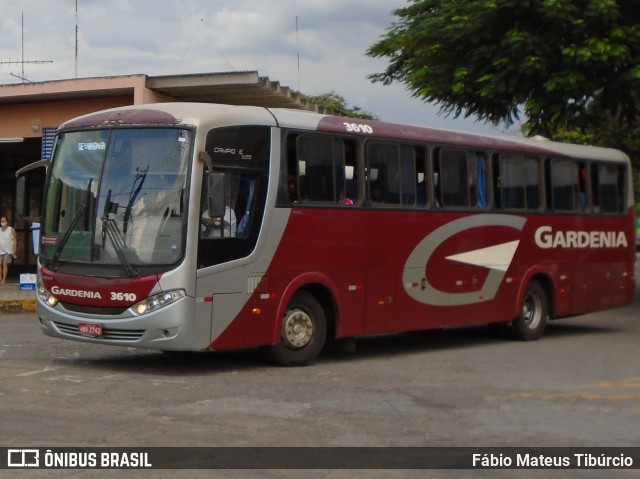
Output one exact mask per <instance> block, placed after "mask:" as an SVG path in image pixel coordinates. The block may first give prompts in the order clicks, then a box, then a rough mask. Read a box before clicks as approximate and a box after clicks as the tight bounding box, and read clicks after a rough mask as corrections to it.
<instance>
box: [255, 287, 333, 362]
mask: <svg viewBox="0 0 640 479" xmlns="http://www.w3.org/2000/svg"><path fill="white" fill-rule="evenodd" d="M326 336H327V319H326V315H325V312H324V309H323V308H322V305H321V304H320V303H319V302H318V300H317V299H316V298H315V297H314V296H313V295H312V294H310V293H308V292H306V291H299V292H297V293H296V294H295V295H294V297H293V298H292V299H291V302H290V303H289V306H288V307H287V311H286V312H285V313H284V317H283V318H282V326H281V330H280V342H279V343H278V344H275V345H273V346H269V347H268V348H267V350H266V351H267V357H268V359H269V360H270V361H271V362H272V363H274V364H276V365H278V366H304V365H306V364H309V363H310V362H311V361H313V360H314V359H316V358H317V357H318V355H319V354H320V352H321V351H322V348H324V344H325V342H326Z"/></svg>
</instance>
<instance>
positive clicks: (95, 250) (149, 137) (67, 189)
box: [41, 128, 192, 276]
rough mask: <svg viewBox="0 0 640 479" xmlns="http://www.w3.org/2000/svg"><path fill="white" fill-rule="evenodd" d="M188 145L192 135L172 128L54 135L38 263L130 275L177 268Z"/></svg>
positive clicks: (182, 232) (183, 228) (181, 245)
mask: <svg viewBox="0 0 640 479" xmlns="http://www.w3.org/2000/svg"><path fill="white" fill-rule="evenodd" d="M191 144H192V133H191V132H190V131H189V130H186V129H178V128H127V129H124V128H123V129H102V130H90V131H73V132H66V133H61V134H60V135H59V136H58V139H57V142H56V146H55V151H54V157H53V160H52V167H51V173H50V176H49V179H48V188H47V193H46V200H45V211H44V218H46V220H45V223H44V224H43V225H42V229H43V231H42V235H43V236H42V250H41V259H42V261H43V264H45V265H46V266H47V267H49V268H52V269H56V268H58V267H60V266H61V265H62V264H65V265H69V264H78V263H79V264H81V265H82V267H85V268H86V267H88V266H96V267H99V268H101V269H103V268H105V267H106V268H109V269H111V270H113V271H114V275H116V276H137V275H139V274H141V269H144V268H148V267H152V266H161V265H171V264H175V263H176V262H178V261H179V260H180V259H181V258H182V256H183V253H184V244H185V241H184V235H185V231H186V215H185V214H184V213H185V212H186V211H187V205H186V201H187V198H186V196H185V192H186V191H187V188H186V185H187V178H188V172H189V167H188V165H189V158H190V153H191Z"/></svg>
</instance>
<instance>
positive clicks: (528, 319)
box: [509, 281, 549, 341]
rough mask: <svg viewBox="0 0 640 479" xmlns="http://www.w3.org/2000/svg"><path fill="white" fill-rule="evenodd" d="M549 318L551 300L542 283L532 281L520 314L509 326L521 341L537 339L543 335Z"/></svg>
mask: <svg viewBox="0 0 640 479" xmlns="http://www.w3.org/2000/svg"><path fill="white" fill-rule="evenodd" d="M548 320H549V300H548V298H547V293H546V292H545V290H544V288H543V287H542V285H541V284H540V283H538V282H537V281H531V282H530V283H529V284H528V285H527V289H526V290H525V292H524V296H523V298H522V305H521V307H520V315H519V316H518V317H517V318H516V319H514V320H513V322H512V323H511V326H510V327H509V333H510V336H511V337H512V338H513V339H518V340H521V341H535V340H536V339H539V338H540V337H541V336H542V333H544V329H545V328H546V326H547V322H548Z"/></svg>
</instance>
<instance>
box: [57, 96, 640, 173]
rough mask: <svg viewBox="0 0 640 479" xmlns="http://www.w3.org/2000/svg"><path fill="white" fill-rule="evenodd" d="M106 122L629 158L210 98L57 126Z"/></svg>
mask: <svg viewBox="0 0 640 479" xmlns="http://www.w3.org/2000/svg"><path fill="white" fill-rule="evenodd" d="M110 124H113V125H115V124H119V125H123V124H130V125H151V124H153V125H159V124H160V125H161V124H166V125H177V124H180V125H193V126H200V127H209V128H212V127H215V126H216V125H220V124H226V125H229V124H245V125H269V126H281V127H288V128H298V129H308V130H314V131H318V132H325V133H334V134H345V133H347V132H351V133H352V134H355V135H357V136H360V137H363V138H367V137H369V138H379V139H393V140H399V141H406V142H416V143H427V144H431V145H436V146H437V145H448V146H460V147H464V148H471V149H477V150H489V151H492V150H501V151H509V152H514V153H523V154H528V155H537V156H563V157H569V158H578V159H584V160H599V161H603V160H604V161H607V160H608V161H615V162H623V163H627V162H629V158H628V157H627V155H625V154H624V153H623V152H622V151H619V150H615V149H611V148H602V147H594V146H587V145H576V144H569V143H560V142H555V141H549V140H547V139H539V138H526V137H517V136H511V135H499V134H479V133H469V132H462V131H454V130H445V129H438V128H430V127H423V126H416V125H402V124H397V123H387V122H382V121H374V120H365V119H360V118H357V119H356V118H348V117H338V116H332V115H325V114H320V113H312V112H307V111H300V110H289V109H282V108H263V107H256V106H239V105H222V104H212V103H187V102H181V103H153V104H145V105H134V106H126V107H119V108H113V109H109V110H103V111H100V112H96V113H90V114H88V115H84V116H81V117H77V118H74V119H71V120H68V121H67V122H65V123H63V124H62V125H61V126H60V128H84V127H101V126H105V125H107V126H108V125H110ZM363 127H364V128H363Z"/></svg>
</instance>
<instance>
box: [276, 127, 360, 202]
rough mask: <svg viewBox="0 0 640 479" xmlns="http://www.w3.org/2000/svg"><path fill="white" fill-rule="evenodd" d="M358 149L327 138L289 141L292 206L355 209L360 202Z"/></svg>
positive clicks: (289, 192)
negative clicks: (318, 205) (355, 204)
mask: <svg viewBox="0 0 640 479" xmlns="http://www.w3.org/2000/svg"><path fill="white" fill-rule="evenodd" d="M356 152H357V148H356V144H355V142H353V141H350V140H347V139H343V138H335V137H332V136H328V135H299V136H296V135H290V136H289V137H288V139H287V194H288V198H289V202H290V203H321V204H326V205H336V204H340V205H352V204H354V202H355V201H357V200H358V182H357V164H356V163H357V153H356Z"/></svg>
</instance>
